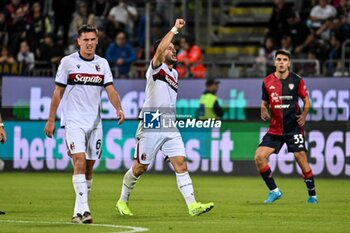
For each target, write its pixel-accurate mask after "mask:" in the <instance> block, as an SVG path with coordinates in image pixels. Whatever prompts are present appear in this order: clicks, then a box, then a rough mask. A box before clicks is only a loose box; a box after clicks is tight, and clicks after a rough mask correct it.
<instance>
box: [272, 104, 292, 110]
mask: <svg viewBox="0 0 350 233" xmlns="http://www.w3.org/2000/svg"><path fill="white" fill-rule="evenodd" d="M289 106H290V104H276V105H274V108H275V109H285V108H289Z"/></svg>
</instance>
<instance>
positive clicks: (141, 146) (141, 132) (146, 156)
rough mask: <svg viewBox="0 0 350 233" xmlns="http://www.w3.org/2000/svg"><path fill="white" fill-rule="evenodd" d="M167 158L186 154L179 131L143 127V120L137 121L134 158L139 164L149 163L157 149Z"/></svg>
mask: <svg viewBox="0 0 350 233" xmlns="http://www.w3.org/2000/svg"><path fill="white" fill-rule="evenodd" d="M159 150H161V151H162V152H163V154H164V156H167V157H169V158H171V157H175V156H186V155H185V146H184V143H183V141H182V137H181V134H180V132H179V131H178V130H177V129H175V130H173V129H172V130H171V132H169V131H167V132H160V131H153V132H152V130H149V129H148V130H147V131H145V129H144V128H143V122H140V123H139V126H138V128H137V131H136V147H135V156H134V158H135V159H136V160H137V161H138V162H139V163H141V164H147V165H148V164H151V163H152V162H153V161H154V159H155V157H156V155H157V153H158V151H159Z"/></svg>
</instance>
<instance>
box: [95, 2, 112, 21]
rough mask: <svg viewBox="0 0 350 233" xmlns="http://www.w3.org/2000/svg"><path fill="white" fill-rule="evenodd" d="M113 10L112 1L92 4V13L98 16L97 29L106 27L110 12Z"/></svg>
mask: <svg viewBox="0 0 350 233" xmlns="http://www.w3.org/2000/svg"><path fill="white" fill-rule="evenodd" d="M110 8H111V1H110V0H94V1H92V3H91V11H92V12H94V14H95V16H96V25H97V27H105V26H106V19H107V16H108V12H109V10H110Z"/></svg>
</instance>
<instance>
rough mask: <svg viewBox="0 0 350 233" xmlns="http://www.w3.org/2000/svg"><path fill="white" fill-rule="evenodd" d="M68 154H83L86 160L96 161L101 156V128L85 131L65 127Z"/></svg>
mask: <svg viewBox="0 0 350 233" xmlns="http://www.w3.org/2000/svg"><path fill="white" fill-rule="evenodd" d="M65 136H66V145H67V149H68V152H69V153H68V154H70V155H74V154H76V153H85V158H86V159H87V160H97V159H100V158H101V154H102V128H101V127H98V128H94V129H91V130H86V129H82V128H71V127H67V126H66V127H65Z"/></svg>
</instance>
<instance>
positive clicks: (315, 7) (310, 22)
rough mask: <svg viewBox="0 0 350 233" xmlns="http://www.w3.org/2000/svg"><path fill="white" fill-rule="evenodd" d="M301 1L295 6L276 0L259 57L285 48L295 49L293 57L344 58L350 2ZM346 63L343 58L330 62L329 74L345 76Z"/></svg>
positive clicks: (349, 22)
mask: <svg viewBox="0 0 350 233" xmlns="http://www.w3.org/2000/svg"><path fill="white" fill-rule="evenodd" d="M300 2H301V4H300V5H299V9H296V7H291V6H290V5H289V4H287V3H286V2H285V1H284V0H275V2H274V7H273V12H272V15H271V18H270V20H269V23H268V26H267V29H266V36H265V42H264V44H263V47H262V49H261V50H260V53H259V58H260V59H270V58H271V57H273V54H274V52H275V51H276V49H278V48H283V49H287V50H289V51H290V52H292V54H293V56H294V58H306V59H318V60H319V61H320V62H321V63H322V62H324V61H325V60H330V61H332V60H339V59H341V55H342V46H341V45H342V43H343V42H344V41H345V40H346V39H348V38H350V3H349V1H348V0H332V1H327V0H304V1H300ZM343 66H344V64H343V63H342V62H340V61H335V62H330V63H328V64H327V70H328V75H334V76H340V75H343V74H342V73H340V72H341V70H343ZM304 69H312V67H308V66H306V67H304ZM302 73H307V71H304V72H302ZM345 75H348V73H346V74H345Z"/></svg>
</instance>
